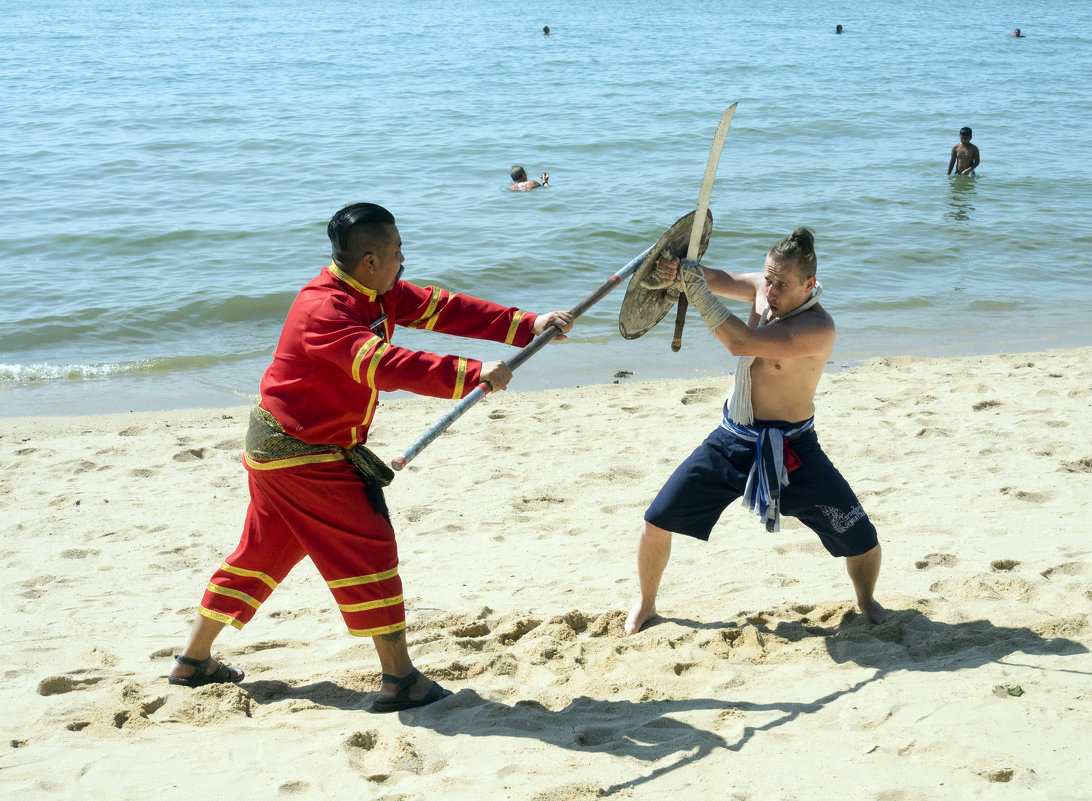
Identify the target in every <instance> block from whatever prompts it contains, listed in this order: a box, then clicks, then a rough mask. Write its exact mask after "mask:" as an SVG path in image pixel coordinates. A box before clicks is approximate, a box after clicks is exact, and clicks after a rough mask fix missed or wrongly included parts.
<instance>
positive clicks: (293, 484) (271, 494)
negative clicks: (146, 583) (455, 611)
mask: <svg viewBox="0 0 1092 801" xmlns="http://www.w3.org/2000/svg"><path fill="white" fill-rule="evenodd" d="M276 464H277V463H276V462H273V463H266V466H267V469H262V467H263V464H262V463H249V464H247V465H246V468H247V474H248V479H249V484H250V506H249V507H248V508H247V513H246V522H245V523H244V524H243V534H242V537H241V538H240V540H239V545H238V547H237V548H236V549H235V551H234V553H232V554H231V555H230V556H229V557H227V559H226V560H224V563H223V564H222V565H221V566H220V568H219V569H218V570H217V571H216V572H215V573H213V574H212V579H211V580H210V581H209V583H208V587H207V588H206V590H205V594H204V596H203V597H202V599H201V607H200V609H199V611H200V613H201V614H202V615H205V616H206V617H209V618H212V619H213V620H219V621H220V622H222V623H230V624H231V625H232V626H235V627H236V628H239V629H241V628H242V627H243V626H244V625H245V624H246V623H248V622H249V621H250V619H251V618H252V617H254V613H255V612H256V611H257V610H258V607H259V606H260V605H261V604H262V602H263V601H265V599H266V598H268V597H269V596H270V594H271V593H272V592H273V590H274V589H276V587H277V585H278V584H279V583H280V582H281V581H283V580H284V578H285V576H287V575H288V573H289V571H290V570H291V569H292V568H293V567H294V566H295V565H296V564H297V563H298V562H299V561H300V560H301V559H303V557H304V556H310V557H311V560H312V561H313V562H314V563H315V567H317V568H318V571H319V573H321V574H322V577H323V578H324V579H326V584H327V586H328V587H329V588H330V591H331V592H332V593H333V595H334V600H335V601H336V602H337V605H338V608H339V609H340V610H341V614H342V616H343V617H344V618H345V625H346V626H348V627H349V633H350V634H353V635H355V636H357V637H374V636H377V635H380V634H389V633H390V632H393V631H398V630H400V629H404V628H405V627H406V610H405V606H404V604H403V602H402V580H401V578H399V576H398V546H397V544H396V543H395V541H394V530H393V529H392V528H391V526H390V524H389V523H388V522H387V521H386V520H385V519H384V518H383V517H382V516H381V515H378V514H376V512H375V510H373V509H372V506H371V504H370V503H368V499H367V497H366V495H365V492H364V482H363V480H362V479H361V477H360V474H359V473H357V472H356V470H355V469H354V468H353V467H352V465H350V464H349V463H348V462H347V461H345V460H344V459H337V460H335V461H326V462H320V463H314V464H303V465H296V466H291V467H278V468H274V469H269V468H271V467H272V465H276Z"/></svg>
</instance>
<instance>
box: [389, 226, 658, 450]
mask: <svg viewBox="0 0 1092 801" xmlns="http://www.w3.org/2000/svg"><path fill="white" fill-rule="evenodd" d="M651 251H652V248H651V247H650V248H648V249H647V250H645V252H644V253H642V254H641V255H640V256H638V257H637V258H635V259H634V260H633V261H631V262H630V263H629V264H627V265H626V266H625V267H623V268H622V269H621V270H619V271H618V272H616V273H615V274H614V275H612V276H611V277H610V278H608V279H607V280H606V282H605V283H604V284H603V285H602V286H601V287H599V289H597V290H595V291H594V292H592V293H591V294H590V295H588V296H587V297H586V298H584V299H583V300H582V301H580V302H579V303H578V304H576V306H574V307H573V308H572V310H571V311H570V312H569V313H570V314H571V315H572V316H573V320H574V321H575V320H576V318H577V317H579V316H580V315H582V314H583V313H584V312H586V311H587V310H588V309H590V308H591V307H592V306H594V305H595V304H596V303H598V302H599V301H601V300H602V299H603V298H604V297H606V295H607V293H608V292H610V291H611V290H612V289H614V288H615V287H616V286H618V285H619V284H620V283H622V281H623V280H625V279H626V278H628V277H629V276H631V275H633V273H634V272H636V270H637V268H638V267H640V266H641V262H642V261H644V260H645V256H647V255H648V254H649V253H650V252H651ZM560 333H561V330H560V329H559V328H558V327H557V326H555V325H551V326H550V327H549V328H547V329H546V330H545V331H543V332H542V333H541V334H539V335H538V336H537V337H535V338H534V340H533V341H532V342H531V343H530V344H529V345H527V347H525V348H523V349H522V350H520V351H519V353H517V354H516V355H515V356H513V357H512V358H511V359H505V361H504V363H505V365H506V366H507V367H508V369H509V370H512V371H513V372H515V369H516V368H517V367H519V366H520V365H521V364H523V363H524V362H525V361H527V360H528V359H530V358H531V357H532V356H534V355H535V354H536V353H538V352H539V351H540V350H542V348H543V347H544V346H545V345H546V344H547V343H548V342H550V340H552V339H553V338H554V337H556V336H557V335H558V334H560ZM491 389H492V388H491V387H490V386H489V384H488V382H486V381H483V382H482V383H480V384H478V386H477V387H475V388H474V390H473V391H472V392H471V393H470V394H469V395H467V396H466V397H465V398H463V399H462V400H461V401H459V402H458V403H456V404H455V405H454V406H453V407H451V411H449V412H448V413H447V414H445V415H444V416H443V417H441V418H440V419H439V420H437V421H436V422H435V423H433V424H432V427H431V428H429V430H428V431H426V432H425V433H424V434H422V435H421V436H420V437H418V439H417V441H416V442H414V443H413V444H412V445H410V446H409V447H408V448H406V449H405V450H404V451H402V455H401V456H396V457H394V459H393V460H392V461H391V467H392V468H393V469H395V470H401V469H402V468H403V467H405V466H406V465H407V464H409V463H410V461H411V460H412V459H413V458H414V457H415V456H417V454H419V453H420V452H421V451H423V450H424V449H425V448H426V447H428V446H429V444H430V443H431V442H432V441H433V440H434V439H436V438H437V437H438V436H440V435H441V434H443V433H444V432H445V431H447V430H448V429H449V428H450V427H451V424H452V423H454V422H455V421H456V420H458V419H459V418H460V417H462V415H463V413H464V412H466V410H467V409H469V408H470V407H471V406H473V405H474V404H475V403H477V402H478V401H480V400H481V399H482V398H484V397H485V396H486V395H488V394H489V392H490V390H491Z"/></svg>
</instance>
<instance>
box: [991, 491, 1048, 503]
mask: <svg viewBox="0 0 1092 801" xmlns="http://www.w3.org/2000/svg"><path fill="white" fill-rule="evenodd" d="M1001 494H1002V495H1009V496H1011V497H1013V498H1016V500H1018V501H1027V502H1028V503H1046V502H1047V501H1048V500H1050V494H1049V493H1046V492H1025V491H1024V490H1018V489H1015V488H1013V487H1002V488H1001Z"/></svg>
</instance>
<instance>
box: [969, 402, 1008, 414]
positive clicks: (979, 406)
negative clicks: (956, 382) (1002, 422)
mask: <svg viewBox="0 0 1092 801" xmlns="http://www.w3.org/2000/svg"><path fill="white" fill-rule="evenodd" d="M1000 405H1001V401H999V400H984V401H979V402H978V403H976V404H975V405H974V406H972V407H971V408H972V409H974V410H975V411H976V412H980V411H982V410H983V409H993V408H996V407H998V406H1000Z"/></svg>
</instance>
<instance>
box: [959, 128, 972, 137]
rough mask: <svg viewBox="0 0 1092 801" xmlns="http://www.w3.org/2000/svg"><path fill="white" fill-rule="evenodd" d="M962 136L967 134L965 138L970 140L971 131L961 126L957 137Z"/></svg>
mask: <svg viewBox="0 0 1092 801" xmlns="http://www.w3.org/2000/svg"><path fill="white" fill-rule="evenodd" d="M963 134H967V138H968V139H970V138H971V129H970V128H968V127H967V126H963V127H962V128H960V129H959V135H960V136H963Z"/></svg>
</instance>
